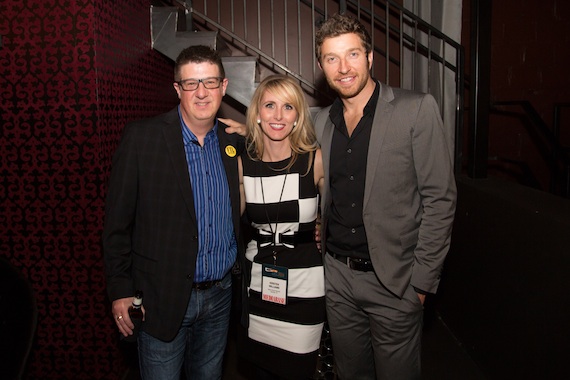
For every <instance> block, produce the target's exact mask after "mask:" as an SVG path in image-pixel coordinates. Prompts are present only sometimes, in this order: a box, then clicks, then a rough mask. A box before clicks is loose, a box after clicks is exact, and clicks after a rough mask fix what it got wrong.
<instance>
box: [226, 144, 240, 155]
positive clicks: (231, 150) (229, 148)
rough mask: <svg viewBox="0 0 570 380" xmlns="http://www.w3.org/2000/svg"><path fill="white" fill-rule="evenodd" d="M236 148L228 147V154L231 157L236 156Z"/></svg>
mask: <svg viewBox="0 0 570 380" xmlns="http://www.w3.org/2000/svg"><path fill="white" fill-rule="evenodd" d="M236 153H237V152H236V148H234V147H233V146H231V145H228V146H226V154H227V155H228V156H230V157H235V155H236Z"/></svg>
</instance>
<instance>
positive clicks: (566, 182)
mask: <svg viewBox="0 0 570 380" xmlns="http://www.w3.org/2000/svg"><path fill="white" fill-rule="evenodd" d="M558 106H566V105H565V104H561V105H558ZM497 107H519V108H521V109H522V110H523V114H522V115H521V114H520V113H508V112H505V111H500V110H499V109H498V108H497ZM491 109H492V110H493V111H494V112H495V113H502V114H508V115H511V116H516V117H519V118H521V119H522V120H525V121H529V122H530V123H531V124H532V125H533V126H534V127H535V129H536V130H537V131H538V132H539V133H540V134H541V136H542V137H543V138H544V139H545V140H546V142H547V143H548V148H550V149H549V152H547V153H549V154H550V157H549V162H548V161H547V162H548V166H549V168H550V171H551V177H550V192H551V193H554V192H555V190H556V185H557V183H558V184H560V185H561V191H562V195H563V196H564V197H569V196H570V152H569V151H568V149H566V148H565V147H563V146H562V145H561V144H560V140H559V138H558V134H557V132H556V130H551V129H550V128H549V126H548V124H546V122H545V121H544V120H543V119H542V117H541V116H540V114H539V113H538V112H537V111H536V109H535V108H534V107H533V106H532V104H531V103H530V102H529V101H527V100H510V101H495V102H493V103H492V105H491ZM555 110H556V107H555ZM555 129H556V128H555ZM534 141H535V143H536V140H534ZM558 163H561V164H562V165H563V170H564V172H563V178H562V181H557V178H558V174H559V170H558V167H557V165H558Z"/></svg>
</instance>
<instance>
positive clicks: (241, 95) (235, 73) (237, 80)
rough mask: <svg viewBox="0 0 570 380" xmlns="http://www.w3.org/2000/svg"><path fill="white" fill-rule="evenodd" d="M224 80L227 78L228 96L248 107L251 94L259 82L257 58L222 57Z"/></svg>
mask: <svg viewBox="0 0 570 380" xmlns="http://www.w3.org/2000/svg"><path fill="white" fill-rule="evenodd" d="M222 63H223V64H224V70H225V71H226V78H228V80H229V83H228V89H227V93H228V95H229V96H231V97H232V98H234V99H235V100H237V101H238V102H240V103H241V104H244V105H245V106H249V103H250V102H251V98H252V97H253V93H254V92H255V89H256V88H257V83H258V81H259V72H258V69H257V68H258V66H257V58H255V57H250V56H239V57H222Z"/></svg>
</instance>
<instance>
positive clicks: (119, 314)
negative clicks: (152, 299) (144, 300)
mask: <svg viewBox="0 0 570 380" xmlns="http://www.w3.org/2000/svg"><path fill="white" fill-rule="evenodd" d="M132 304H133V297H128V298H119V299H117V300H114V301H113V305H112V307H111V310H112V311H113V318H115V323H116V324H117V327H118V328H119V332H120V333H121V334H123V335H124V336H125V337H126V336H129V335H133V329H134V328H135V325H134V324H133V322H132V321H131V317H130V316H129V307H130V306H131V305H132ZM142 310H143V320H144V313H145V311H144V306H143V308H142Z"/></svg>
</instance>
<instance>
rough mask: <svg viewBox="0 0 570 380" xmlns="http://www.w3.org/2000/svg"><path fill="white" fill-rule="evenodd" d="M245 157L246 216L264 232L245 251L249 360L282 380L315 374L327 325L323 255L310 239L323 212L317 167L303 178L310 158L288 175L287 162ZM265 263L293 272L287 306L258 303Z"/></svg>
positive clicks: (254, 226) (257, 229)
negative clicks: (254, 159) (247, 286)
mask: <svg viewBox="0 0 570 380" xmlns="http://www.w3.org/2000/svg"><path fill="white" fill-rule="evenodd" d="M242 158H243V161H242V162H243V184H244V190H245V199H246V213H247V217H248V220H249V222H250V223H251V225H252V226H253V228H254V229H255V231H256V233H257V234H260V235H262V238H259V237H258V238H257V240H259V242H258V241H257V240H256V238H254V239H253V240H252V241H250V242H249V244H248V246H247V250H246V258H247V260H246V262H247V265H248V267H249V268H248V269H249V271H250V276H249V278H250V283H249V289H248V291H249V297H248V299H249V328H248V334H247V335H248V337H249V339H247V347H246V350H247V351H248V352H247V353H246V356H248V357H249V359H251V360H252V361H253V362H254V363H255V364H257V365H258V366H260V367H262V368H265V369H267V370H269V371H271V372H274V373H276V374H278V375H279V376H281V377H284V378H308V377H311V376H312V375H313V373H314V371H315V367H316V360H317V350H318V348H319V344H320V339H321V332H322V330H323V323H324V320H325V298H324V297H325V287H324V270H323V263H322V256H321V254H320V252H319V251H318V249H317V246H316V243H315V242H314V238H313V233H314V229H315V221H316V217H317V207H318V198H317V189H316V187H315V184H314V174H313V167H311V170H310V171H309V172H308V173H307V174H305V173H306V172H307V164H308V160H309V154H305V155H302V156H300V157H298V159H297V161H296V162H295V164H294V165H293V167H292V168H291V169H289V171H288V172H285V171H283V170H280V169H283V168H284V167H286V166H287V164H288V163H289V160H290V159H287V160H284V161H281V162H274V163H266V162H260V161H252V160H250V159H249V158H248V157H247V155H244V156H243V157H242ZM273 236H274V237H273ZM292 236H295V237H292ZM272 240H274V242H271V241H272ZM274 252H275V255H274ZM264 263H265V264H270V265H277V266H281V267H286V268H288V283H287V303H286V305H280V304H277V303H272V302H268V301H264V300H262V299H261V287H262V264H264Z"/></svg>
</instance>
